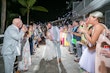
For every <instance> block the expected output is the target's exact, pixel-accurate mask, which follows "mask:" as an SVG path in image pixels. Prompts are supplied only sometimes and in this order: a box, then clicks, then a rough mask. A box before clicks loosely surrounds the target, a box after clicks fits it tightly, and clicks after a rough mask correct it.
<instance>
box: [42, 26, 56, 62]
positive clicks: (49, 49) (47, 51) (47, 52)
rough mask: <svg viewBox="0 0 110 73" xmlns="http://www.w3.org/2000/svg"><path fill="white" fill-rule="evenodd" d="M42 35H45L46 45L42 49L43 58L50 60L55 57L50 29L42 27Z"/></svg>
mask: <svg viewBox="0 0 110 73" xmlns="http://www.w3.org/2000/svg"><path fill="white" fill-rule="evenodd" d="M44 37H45V39H46V40H45V42H46V46H45V48H44V50H43V56H42V57H43V59H44V60H45V61H50V60H53V59H54V58H56V56H57V54H56V49H55V48H54V43H53V41H52V36H51V34H50V30H49V29H47V27H46V26H45V29H44Z"/></svg>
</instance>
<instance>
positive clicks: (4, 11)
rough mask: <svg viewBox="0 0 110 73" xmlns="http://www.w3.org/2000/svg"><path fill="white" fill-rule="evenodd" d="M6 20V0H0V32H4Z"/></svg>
mask: <svg viewBox="0 0 110 73" xmlns="http://www.w3.org/2000/svg"><path fill="white" fill-rule="evenodd" d="M5 21H6V0H2V9H1V33H4V29H5Z"/></svg>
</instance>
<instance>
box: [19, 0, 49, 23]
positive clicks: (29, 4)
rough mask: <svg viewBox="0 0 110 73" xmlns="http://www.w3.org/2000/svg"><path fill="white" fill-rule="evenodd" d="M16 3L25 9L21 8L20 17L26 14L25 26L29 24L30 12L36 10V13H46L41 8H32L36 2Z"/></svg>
mask: <svg viewBox="0 0 110 73" xmlns="http://www.w3.org/2000/svg"><path fill="white" fill-rule="evenodd" d="M18 2H19V3H20V4H21V5H22V6H23V7H25V8H21V9H20V10H21V13H22V15H25V14H26V13H27V24H29V13H30V10H37V11H43V12H48V10H47V9H46V8H44V7H42V6H34V4H35V3H36V2H37V0H18Z"/></svg>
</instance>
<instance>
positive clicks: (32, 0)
mask: <svg viewBox="0 0 110 73" xmlns="http://www.w3.org/2000/svg"><path fill="white" fill-rule="evenodd" d="M36 1H37V0H27V5H28V7H29V8H31V7H32V6H33V5H34V4H35V3H36Z"/></svg>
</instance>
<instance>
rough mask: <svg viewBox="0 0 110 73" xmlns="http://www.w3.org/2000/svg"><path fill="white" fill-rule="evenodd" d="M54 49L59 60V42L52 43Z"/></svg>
mask: <svg viewBox="0 0 110 73" xmlns="http://www.w3.org/2000/svg"><path fill="white" fill-rule="evenodd" d="M54 47H55V49H56V53H57V57H58V58H61V49H60V42H54Z"/></svg>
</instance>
